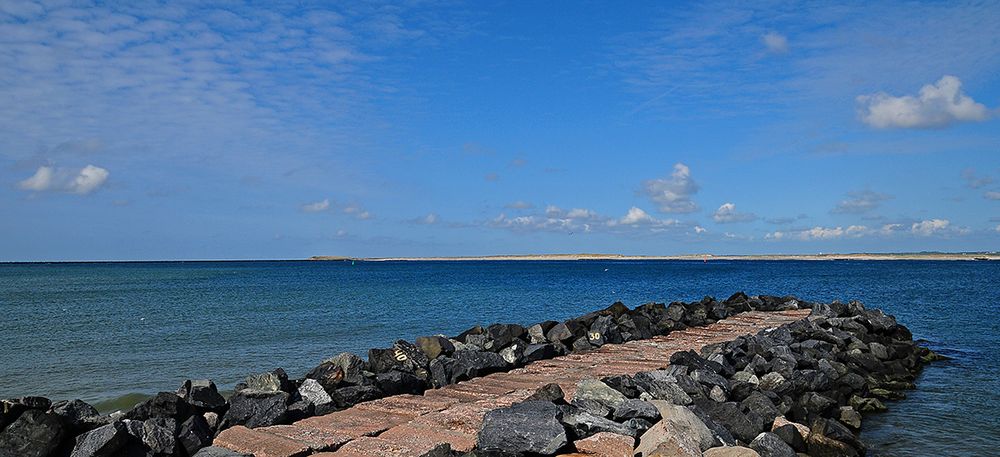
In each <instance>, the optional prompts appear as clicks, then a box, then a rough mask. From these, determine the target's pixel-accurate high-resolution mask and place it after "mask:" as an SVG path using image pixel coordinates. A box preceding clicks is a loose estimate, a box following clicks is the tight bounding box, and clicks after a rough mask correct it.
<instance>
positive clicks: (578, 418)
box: [561, 406, 641, 440]
mask: <svg viewBox="0 0 1000 457" xmlns="http://www.w3.org/2000/svg"><path fill="white" fill-rule="evenodd" d="M561 408H562V410H563V415H562V420H561V422H562V424H563V425H565V426H566V430H567V431H568V432H569V434H570V437H571V438H572V439H573V440H582V439H584V438H587V437H590V436H593V435H596V434H598V433H602V432H610V433H617V434H619V435H627V436H632V437H635V436H637V435H639V434H640V433H641V432H640V430H638V429H637V428H636V427H629V426H628V425H626V424H619V423H618V422H615V421H613V420H611V419H607V418H604V417H600V416H597V415H595V414H591V413H590V412H588V411H586V410H583V409H580V408H577V407H575V406H563V407H561Z"/></svg>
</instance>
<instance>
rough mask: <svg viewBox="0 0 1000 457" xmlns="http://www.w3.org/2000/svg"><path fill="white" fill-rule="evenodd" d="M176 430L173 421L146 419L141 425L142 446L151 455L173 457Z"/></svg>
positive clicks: (175, 445)
mask: <svg viewBox="0 0 1000 457" xmlns="http://www.w3.org/2000/svg"><path fill="white" fill-rule="evenodd" d="M192 417H199V416H192ZM176 428H177V423H176V422H174V420H173V419H169V418H167V419H164V418H153V419H147V420H145V421H144V422H143V423H142V444H144V445H146V448H147V449H149V452H150V453H151V454H153V455H174V454H176V453H177V438H176V437H175V436H174V431H175V430H176Z"/></svg>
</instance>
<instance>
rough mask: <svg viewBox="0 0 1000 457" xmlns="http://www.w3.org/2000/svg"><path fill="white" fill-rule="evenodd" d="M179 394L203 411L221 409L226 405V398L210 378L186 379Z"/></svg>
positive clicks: (178, 390) (178, 391)
mask: <svg viewBox="0 0 1000 457" xmlns="http://www.w3.org/2000/svg"><path fill="white" fill-rule="evenodd" d="M177 395H178V396H179V397H181V398H183V399H184V401H186V402H187V403H188V404H189V405H191V406H194V407H195V408H198V409H200V410H202V411H216V412H218V411H221V410H223V409H224V408H225V407H226V399H225V398H224V397H223V396H222V395H221V394H220V393H219V389H218V388H217V387H215V383H214V382H212V381H211V380H208V379H195V380H191V379H189V380H187V381H184V384H182V385H181V387H180V389H177Z"/></svg>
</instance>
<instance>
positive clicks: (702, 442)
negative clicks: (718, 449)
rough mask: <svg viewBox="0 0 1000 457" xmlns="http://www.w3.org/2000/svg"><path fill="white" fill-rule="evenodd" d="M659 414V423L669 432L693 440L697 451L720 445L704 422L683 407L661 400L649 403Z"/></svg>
mask: <svg viewBox="0 0 1000 457" xmlns="http://www.w3.org/2000/svg"><path fill="white" fill-rule="evenodd" d="M650 403H651V404H652V405H653V406H654V407H655V408H656V409H657V411H659V412H660V416H661V419H660V423H661V424H667V425H668V427H669V430H672V431H674V432H675V433H679V434H683V435H684V436H687V437H690V438H693V439H694V441H695V443H697V446H698V449H699V450H701V451H704V450H706V449H708V448H711V447H714V446H718V445H720V444H722V443H720V442H719V440H717V439H716V438H715V435H713V434H712V431H711V430H709V428H708V426H706V425H705V422H703V421H702V420H701V418H699V417H698V416H697V415H696V414H695V413H694V412H693V411H691V410H690V409H688V408H687V407H684V406H679V405H674V404H671V403H667V402H666V401H663V400H653V401H651V402H650Z"/></svg>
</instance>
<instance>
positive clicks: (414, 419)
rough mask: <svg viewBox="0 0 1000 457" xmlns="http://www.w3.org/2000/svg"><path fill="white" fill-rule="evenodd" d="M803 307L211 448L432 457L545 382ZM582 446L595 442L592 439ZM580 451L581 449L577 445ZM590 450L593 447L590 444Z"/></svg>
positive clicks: (648, 361)
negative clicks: (489, 415)
mask: <svg viewBox="0 0 1000 457" xmlns="http://www.w3.org/2000/svg"><path fill="white" fill-rule="evenodd" d="M808 315H809V310H798V311H778V312H757V311H753V312H746V313H742V314H739V315H736V316H733V317H731V318H729V319H725V320H722V321H719V322H716V323H715V324H712V325H709V326H706V327H698V328H690V329H685V330H681V331H676V332H671V333H670V334H669V335H666V336H657V337H655V338H652V339H649V340H642V341H631V342H628V343H625V344H613V345H611V344H609V345H605V346H603V347H601V348H599V349H596V350H594V351H591V352H587V353H582V354H570V355H566V356H563V357H557V358H555V359H549V360H540V361H538V362H535V363H532V364H529V365H527V366H525V367H523V368H518V369H515V370H511V371H509V372H505V373H495V374H491V375H489V376H484V377H480V378H475V379H471V380H469V381H464V382H460V383H458V384H453V385H449V386H445V387H442V388H440V389H433V390H428V391H427V392H426V393H425V394H424V395H396V396H393V397H386V398H382V399H379V400H373V401H370V402H365V403H361V404H358V405H355V406H354V407H352V408H349V409H346V410H344V411H338V412H335V413H331V414H327V415H325V416H316V417H310V418H307V419H303V420H300V421H298V422H296V423H295V424H293V425H276V426H272V427H262V428H258V429H254V430H250V429H248V428H246V427H232V428H230V429H227V430H224V431H223V432H222V433H220V434H219V436H218V437H216V438H215V443H213V444H214V445H216V446H222V447H226V448H229V449H232V450H234V451H238V452H247V453H253V454H254V455H255V456H256V457H300V456H305V455H310V454H311V455H312V456H313V457H376V456H385V457H418V456H429V457H433V456H435V455H438V454H440V453H441V452H442V450H443V446H442V445H444V444H448V445H450V446H451V448H452V449H454V450H458V451H463V452H465V451H469V450H471V449H472V448H473V447H474V446H475V444H476V434H477V433H478V432H479V427H480V426H481V425H482V422H483V416H485V415H486V413H487V412H488V411H491V410H493V409H496V408H502V407H505V406H509V405H511V404H514V403H516V402H518V401H521V400H523V399H525V398H527V397H528V396H530V395H531V394H532V393H533V392H534V391H535V390H537V389H538V388H539V387H542V386H544V385H545V384H548V383H550V382H556V383H559V385H560V387H562V389H563V392H564V393H565V394H566V396H567V398H572V396H573V393H574V392H575V391H576V383H577V382H579V381H581V380H583V379H588V378H601V377H604V376H610V375H616V374H635V373H638V372H640V371H649V370H655V369H659V368H665V367H666V366H667V365H669V360H670V355H672V354H673V353H674V352H677V351H686V350H690V349H694V350H700V349H701V348H702V347H704V346H707V345H709V344H715V343H721V342H725V341H730V340H733V339H735V338H737V337H739V336H741V335H746V334H752V333H756V332H758V331H760V330H763V329H765V328H772V327H777V326H779V325H782V324H786V323H789V322H793V321H796V320H799V319H802V318H804V317H806V316H808ZM594 441H595V442H594V443H590V442H588V443H586V444H585V447H586V446H588V445H591V444H593V445H595V446H597V445H598V444H599V443H597V442H596V441H597V440H594ZM580 451H581V452H582V453H585V452H587V450H585V449H584V448H581V449H580ZM591 452H592V453H591V454H588V455H591V456H593V455H595V453H597V448H596V447H595V448H594V449H591Z"/></svg>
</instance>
